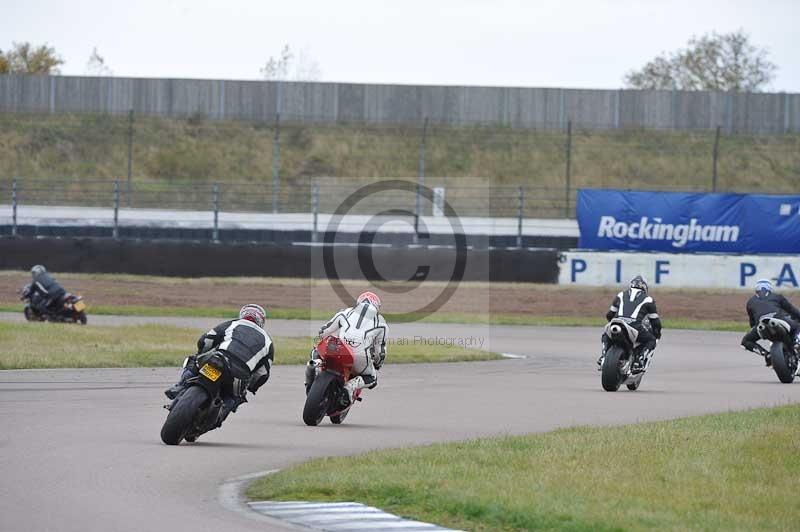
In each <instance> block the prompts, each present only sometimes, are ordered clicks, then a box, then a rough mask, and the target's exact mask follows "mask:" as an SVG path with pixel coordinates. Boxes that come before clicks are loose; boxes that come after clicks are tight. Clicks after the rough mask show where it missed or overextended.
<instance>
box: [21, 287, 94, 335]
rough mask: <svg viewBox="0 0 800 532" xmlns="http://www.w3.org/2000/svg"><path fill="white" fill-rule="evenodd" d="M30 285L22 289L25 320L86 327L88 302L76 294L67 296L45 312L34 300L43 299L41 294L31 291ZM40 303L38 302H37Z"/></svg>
mask: <svg viewBox="0 0 800 532" xmlns="http://www.w3.org/2000/svg"><path fill="white" fill-rule="evenodd" d="M31 286H32V285H30V284H27V285H25V287H24V288H23V289H22V295H21V296H20V299H21V300H22V301H24V302H25V307H24V308H23V309H22V312H23V313H24V314H25V319H26V320H28V321H52V322H58V323H80V324H81V325H86V322H87V321H88V318H87V316H86V302H84V301H83V297H81V296H79V295H75V294H70V293H69V292H67V294H66V295H65V296H64V297H63V298H62V300H61V301H59V302H58V303H56V304H55V305H53V306H50V307H46V308H45V309H44V311H42V310H40V309H41V305H34V304H33V302H34V299H35V298H39V297H41V296H40V295H39V294H37V293H34V292H33V290H31ZM37 303H38V301H37Z"/></svg>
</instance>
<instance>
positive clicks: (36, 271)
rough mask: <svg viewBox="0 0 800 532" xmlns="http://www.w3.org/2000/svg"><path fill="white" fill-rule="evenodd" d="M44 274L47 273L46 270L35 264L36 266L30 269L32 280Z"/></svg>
mask: <svg viewBox="0 0 800 532" xmlns="http://www.w3.org/2000/svg"><path fill="white" fill-rule="evenodd" d="M46 272H47V270H46V269H45V267H44V266H42V265H41V264H37V265H36V266H34V267H33V268H31V276H32V277H33V278H34V279H35V278H36V277H38V276H39V275H41V274H43V273H46Z"/></svg>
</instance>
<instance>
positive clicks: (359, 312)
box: [306, 292, 389, 404]
mask: <svg viewBox="0 0 800 532" xmlns="http://www.w3.org/2000/svg"><path fill="white" fill-rule="evenodd" d="M380 310H381V300H380V298H379V297H378V296H377V295H376V294H374V293H373V292H364V293H362V294H361V295H359V296H358V299H357V300H356V304H355V305H354V306H353V307H350V308H346V309H342V310H340V311H339V312H337V313H336V314H335V315H334V316H333V317H332V318H331V319H330V321H328V322H327V323H326V324H325V325H323V326H322V328H320V330H319V336H320V337H321V338H324V337H326V336H328V335H334V336H337V337H338V338H339V339H340V340H342V341H343V342H345V343H346V344H347V345H349V346H350V347H351V348H352V350H353V355H354V357H353V358H354V363H353V368H352V371H353V374H354V375H356V376H355V377H353V378H351V379H350V380H349V381H347V383H346V384H345V390H346V391H347V395H348V398H349V400H350V403H351V404H352V402H353V395H354V394H355V393H356V391H357V390H360V389H363V388H367V389H373V388H375V387H376V386H377V385H378V373H377V371H378V370H379V369H380V368H381V366H383V363H384V361H385V360H386V339H387V336H388V329H389V328H388V326H387V325H386V320H385V319H384V318H383V316H382V315H381V314H380ZM318 359H319V354H318V353H317V350H316V348H314V349H312V350H311V360H309V362H308V365H307V366H306V390H308V389H309V388H310V387H311V383H312V382H313V381H314V377H315V375H316V364H317V362H316V361H317V360H318Z"/></svg>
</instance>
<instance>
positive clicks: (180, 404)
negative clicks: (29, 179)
mask: <svg viewBox="0 0 800 532" xmlns="http://www.w3.org/2000/svg"><path fill="white" fill-rule="evenodd" d="M207 399H208V392H206V391H205V390H204V389H203V388H201V387H200V386H192V387H191V388H189V389H188V390H186V391H185V392H183V394H182V395H181V396H180V397H178V399H177V401H175V403H174V404H173V405H172V409H171V410H170V411H169V415H168V416H167V420H166V421H164V426H163V427H161V441H163V442H164V443H166V444H167V445H178V444H179V443H180V442H181V440H182V439H183V437H184V436H185V435H186V433H187V432H188V431H189V429H190V428H192V423H193V422H194V417H195V416H196V415H197V412H198V411H199V410H200V408H201V407H202V406H203V403H205V402H206V400H207Z"/></svg>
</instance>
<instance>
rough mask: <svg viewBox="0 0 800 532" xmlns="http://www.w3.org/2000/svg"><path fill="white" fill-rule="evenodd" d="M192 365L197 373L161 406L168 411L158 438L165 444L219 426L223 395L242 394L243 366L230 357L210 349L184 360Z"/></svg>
mask: <svg viewBox="0 0 800 532" xmlns="http://www.w3.org/2000/svg"><path fill="white" fill-rule="evenodd" d="M186 364H195V365H196V368H198V371H197V375H196V376H194V377H190V378H189V379H187V380H186V387H185V388H184V389H183V390H182V391H181V392H180V393H179V394H178V396H177V397H176V398H175V399H173V400H172V403H170V404H169V405H166V406H165V407H164V408H166V409H167V410H169V414H168V415H167V419H166V421H164V426H163V427H161V440H162V441H163V442H164V443H166V444H167V445H178V444H179V443H181V441H182V440H186V441H187V442H194V441H195V440H197V438H198V437H199V436H200V435H202V434H205V433H206V432H208V431H210V430H213V429H215V428H217V427H220V426H221V425H222V421H223V420H224V416H223V406H224V401H223V394H227V395H231V394H236V395H242V394H244V393H246V392H245V391H244V390H242V389H239V388H242V387H243V386H244V385H246V383H247V377H248V376H247V375H246V372H245V370H244V368H238V367H237V366H233V365H232V363H231V359H230V358H229V357H228V356H227V355H225V354H223V353H221V352H219V351H212V352H209V353H205V354H202V355H198V356H195V357H189V358H187V359H186V362H184V367H185V366H186Z"/></svg>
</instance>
